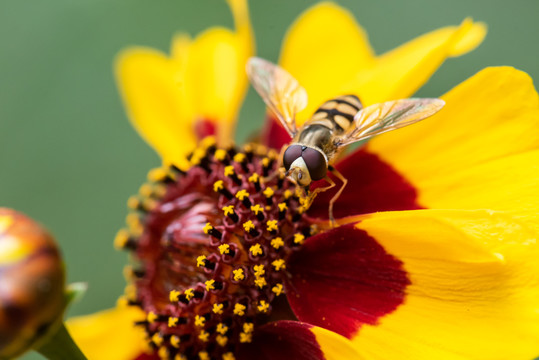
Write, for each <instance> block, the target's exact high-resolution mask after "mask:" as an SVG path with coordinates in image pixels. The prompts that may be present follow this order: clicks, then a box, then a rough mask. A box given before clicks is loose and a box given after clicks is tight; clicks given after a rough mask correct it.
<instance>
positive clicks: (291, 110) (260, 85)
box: [247, 57, 307, 137]
mask: <svg viewBox="0 0 539 360" xmlns="http://www.w3.org/2000/svg"><path fill="white" fill-rule="evenodd" d="M247 76H248V77H249V80H250V81H251V84H252V85H253V87H254V88H255V89H256V91H257V92H258V93H259V94H260V96H261V97H262V99H263V100H264V102H265V103H266V105H267V106H268V107H269V108H270V109H271V110H272V111H273V112H274V113H275V115H276V116H277V117H278V118H279V120H280V121H281V123H282V124H283V126H284V127H285V129H286V130H287V131H288V133H289V134H290V136H291V137H294V135H296V133H297V127H296V120H295V117H296V114H297V113H298V112H299V111H301V110H303V109H304V108H305V107H306V106H307V92H306V91H305V89H304V88H303V87H302V86H301V85H300V84H299V83H298V81H297V80H296V79H294V78H293V77H292V75H290V74H289V73H288V72H287V71H286V70H284V69H282V68H281V67H279V66H277V65H275V64H273V63H271V62H269V61H266V60H264V59H261V58H257V57H252V58H250V59H249V60H248V61H247Z"/></svg>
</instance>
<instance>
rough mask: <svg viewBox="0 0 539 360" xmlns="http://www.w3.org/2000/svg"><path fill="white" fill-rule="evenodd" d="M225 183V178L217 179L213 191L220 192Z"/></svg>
mask: <svg viewBox="0 0 539 360" xmlns="http://www.w3.org/2000/svg"><path fill="white" fill-rule="evenodd" d="M223 188H224V183H223V180H217V181H216V182H214V183H213V191H215V192H218V191H219V190H223Z"/></svg>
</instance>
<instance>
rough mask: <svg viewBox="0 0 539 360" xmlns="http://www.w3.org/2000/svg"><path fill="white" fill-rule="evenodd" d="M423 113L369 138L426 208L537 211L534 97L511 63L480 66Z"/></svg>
mask: <svg viewBox="0 0 539 360" xmlns="http://www.w3.org/2000/svg"><path fill="white" fill-rule="evenodd" d="M443 99H444V100H445V101H446V106H445V108H444V109H442V111H441V112H440V113H438V114H436V115H435V116H433V117H432V118H430V119H427V120H425V121H423V122H421V123H418V124H416V125H413V126H410V127H407V128H404V129H400V130H398V131H395V132H393V133H388V134H385V135H382V136H380V137H378V138H376V139H374V140H373V141H371V142H370V143H369V144H368V150H369V151H371V152H374V153H376V154H377V155H378V156H380V157H381V158H382V160H384V161H385V162H388V163H389V164H390V165H391V166H392V167H394V168H395V169H396V170H397V171H398V172H399V173H401V174H402V175H404V176H405V177H406V179H407V180H408V181H410V182H411V183H412V185H413V186H414V187H416V188H417V189H418V192H419V194H418V195H419V197H418V202H419V203H420V204H421V205H423V206H425V207H429V208H461V209H474V208H489V209H494V210H507V211H509V210H519V211H528V212H530V213H538V211H537V210H538V207H539V205H538V203H537V201H535V199H536V197H537V196H536V189H537V186H538V184H539V168H538V165H537V164H539V154H538V151H537V149H538V148H539V132H538V131H537V128H538V126H539V97H538V96H537V93H536V91H535V89H534V87H533V83H532V80H531V79H530V78H529V76H528V75H526V74H525V73H523V72H520V71H517V70H515V69H513V68H507V67H506V68H489V69H486V70H483V71H481V72H479V73H478V74H476V75H475V76H473V77H472V78H470V79H469V80H467V81H466V82H464V83H463V84H461V85H459V86H457V87H456V88H455V89H453V90H451V91H450V92H449V93H448V94H447V95H445V96H444V97H443Z"/></svg>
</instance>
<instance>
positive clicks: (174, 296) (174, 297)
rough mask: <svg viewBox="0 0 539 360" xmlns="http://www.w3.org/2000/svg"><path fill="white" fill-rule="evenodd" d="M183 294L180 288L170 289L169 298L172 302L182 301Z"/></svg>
mask: <svg viewBox="0 0 539 360" xmlns="http://www.w3.org/2000/svg"><path fill="white" fill-rule="evenodd" d="M181 294H182V293H181V292H180V291H178V290H170V293H169V294H168V299H169V300H170V302H176V301H180V295H181Z"/></svg>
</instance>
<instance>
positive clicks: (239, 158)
mask: <svg viewBox="0 0 539 360" xmlns="http://www.w3.org/2000/svg"><path fill="white" fill-rule="evenodd" d="M246 159H247V158H246V157H245V154H244V153H237V154H236V155H234V161H235V162H237V163H242V162H244V161H245V160H246Z"/></svg>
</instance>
